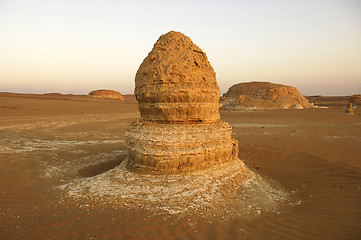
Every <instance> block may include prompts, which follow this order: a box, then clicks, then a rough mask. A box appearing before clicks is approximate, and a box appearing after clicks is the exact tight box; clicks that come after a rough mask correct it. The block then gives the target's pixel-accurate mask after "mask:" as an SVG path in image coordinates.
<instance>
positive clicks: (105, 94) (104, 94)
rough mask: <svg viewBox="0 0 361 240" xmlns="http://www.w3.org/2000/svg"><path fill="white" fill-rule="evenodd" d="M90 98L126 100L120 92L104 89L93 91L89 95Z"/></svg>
mask: <svg viewBox="0 0 361 240" xmlns="http://www.w3.org/2000/svg"><path fill="white" fill-rule="evenodd" d="M88 96H90V97H99V98H112V99H119V100H124V97H123V96H122V94H120V92H117V91H113V90H104V89H101V90H94V91H91V92H90V93H89V94H88Z"/></svg>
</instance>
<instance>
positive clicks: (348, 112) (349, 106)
mask: <svg viewBox="0 0 361 240" xmlns="http://www.w3.org/2000/svg"><path fill="white" fill-rule="evenodd" d="M345 114H346V115H353V109H352V103H347V105H346V111H345Z"/></svg>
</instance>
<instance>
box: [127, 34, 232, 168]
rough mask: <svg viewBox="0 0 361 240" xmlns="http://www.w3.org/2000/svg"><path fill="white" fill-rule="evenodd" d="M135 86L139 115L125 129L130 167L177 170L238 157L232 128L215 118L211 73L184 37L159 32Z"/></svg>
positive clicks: (215, 89)
mask: <svg viewBox="0 0 361 240" xmlns="http://www.w3.org/2000/svg"><path fill="white" fill-rule="evenodd" d="M135 85H136V88H135V95H136V98H137V100H138V103H139V110H140V113H141V119H140V120H139V121H137V122H134V123H132V124H131V125H130V126H129V128H128V131H127V132H126V133H125V138H126V142H127V145H128V147H129V153H130V159H129V166H131V167H132V168H134V169H137V170H141V171H146V172H149V171H150V172H158V173H180V172H192V171H195V170H201V169H206V168H209V167H210V166H213V165H217V164H221V163H225V162H230V161H233V160H236V159H238V142H237V141H236V140H235V139H234V138H232V136H231V134H232V128H231V127H230V126H229V125H228V124H227V123H225V122H222V121H220V116H219V87H218V84H217V81H216V74H215V72H214V70H213V68H212V66H211V65H210V63H209V62H208V60H207V57H206V55H205V53H204V52H202V50H201V49H200V48H198V47H197V46H196V45H195V44H194V43H193V42H192V41H191V40H190V39H189V38H188V37H186V36H185V35H183V34H182V33H179V32H169V33H167V34H165V35H163V36H161V37H160V38H159V40H158V41H157V42H156V44H155V45H154V48H153V50H152V51H151V52H150V53H149V55H148V56H147V57H146V58H145V59H144V61H143V63H142V64H141V66H140V67H139V70H138V72H137V74H136V78H135Z"/></svg>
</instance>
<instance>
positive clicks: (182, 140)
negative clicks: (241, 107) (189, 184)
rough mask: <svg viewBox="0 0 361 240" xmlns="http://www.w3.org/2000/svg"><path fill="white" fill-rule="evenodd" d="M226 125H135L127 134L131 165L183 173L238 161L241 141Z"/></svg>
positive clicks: (148, 123)
mask: <svg viewBox="0 0 361 240" xmlns="http://www.w3.org/2000/svg"><path fill="white" fill-rule="evenodd" d="M231 134H232V128H231V126H230V125H229V124H228V123H226V122H222V121H219V122H216V123H207V124H205V123H202V124H201V123H199V124H198V123H182V124H176V123H159V122H152V121H145V120H138V121H136V122H133V123H132V124H131V125H130V126H129V128H128V131H127V132H126V133H125V138H126V142H127V145H128V148H129V149H130V150H129V151H130V152H129V155H130V161H129V166H130V167H132V168H134V169H136V170H140V171H145V172H157V173H167V174H169V173H171V174H172V173H183V172H193V171H196V170H201V169H206V168H209V167H211V166H213V165H217V164H220V163H224V162H230V161H233V160H237V159H238V151H239V150H238V142H237V141H236V140H235V139H234V138H233V137H232V136H231Z"/></svg>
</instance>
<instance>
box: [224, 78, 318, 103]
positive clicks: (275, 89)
mask: <svg viewBox="0 0 361 240" xmlns="http://www.w3.org/2000/svg"><path fill="white" fill-rule="evenodd" d="M220 105H221V107H222V108H224V109H303V108H308V107H312V104H310V103H309V102H308V100H307V99H306V98H305V97H304V96H302V94H301V93H300V92H299V91H298V90H297V89H296V88H295V87H290V86H286V85H282V84H274V83H270V82H246V83H238V84H236V85H233V86H232V87H230V88H229V89H228V92H227V93H225V94H223V98H222V99H221V101H220Z"/></svg>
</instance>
